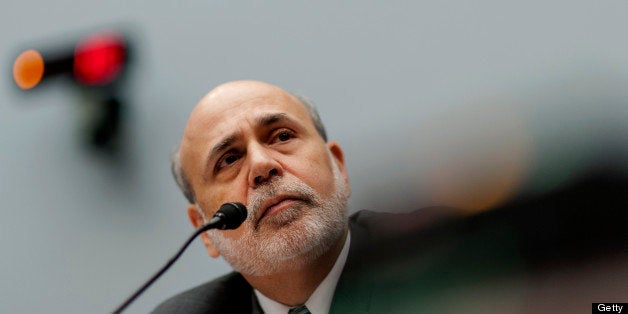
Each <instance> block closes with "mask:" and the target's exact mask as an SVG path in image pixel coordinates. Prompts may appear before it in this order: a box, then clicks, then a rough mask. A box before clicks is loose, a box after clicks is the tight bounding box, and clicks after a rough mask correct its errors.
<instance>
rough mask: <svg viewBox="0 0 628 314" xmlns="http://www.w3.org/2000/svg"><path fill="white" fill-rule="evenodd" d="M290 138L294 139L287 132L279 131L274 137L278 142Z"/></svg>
mask: <svg viewBox="0 0 628 314" xmlns="http://www.w3.org/2000/svg"><path fill="white" fill-rule="evenodd" d="M292 138H294V135H293V134H292V132H290V131H287V130H284V131H281V132H279V133H277V135H276V136H275V139H276V141H279V142H286V141H288V140H290V139H292Z"/></svg>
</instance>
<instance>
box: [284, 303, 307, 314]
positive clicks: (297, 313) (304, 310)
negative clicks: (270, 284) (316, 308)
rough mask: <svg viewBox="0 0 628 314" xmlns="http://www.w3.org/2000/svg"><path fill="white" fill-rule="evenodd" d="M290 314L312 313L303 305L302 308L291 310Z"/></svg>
mask: <svg viewBox="0 0 628 314" xmlns="http://www.w3.org/2000/svg"><path fill="white" fill-rule="evenodd" d="M288 314H312V313H310V310H308V309H307V307H305V304H303V305H301V306H297V307H293V308H291V309H289V310H288Z"/></svg>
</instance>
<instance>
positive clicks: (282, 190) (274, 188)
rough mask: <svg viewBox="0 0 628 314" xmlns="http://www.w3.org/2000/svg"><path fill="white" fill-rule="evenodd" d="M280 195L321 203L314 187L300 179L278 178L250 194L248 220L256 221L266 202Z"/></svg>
mask: <svg viewBox="0 0 628 314" xmlns="http://www.w3.org/2000/svg"><path fill="white" fill-rule="evenodd" d="M279 195H290V196H293V197H296V198H299V199H301V200H303V202H305V203H306V204H308V205H316V204H319V203H320V202H319V201H318V195H317V194H316V192H315V191H314V189H312V188H311V187H310V186H309V185H307V184H305V183H304V182H302V181H299V180H290V181H286V179H279V178H276V179H273V180H271V181H268V182H266V183H265V184H263V185H261V186H259V187H258V188H257V190H256V192H255V193H252V194H249V197H248V199H247V203H248V205H247V206H246V208H247V209H248V210H249V215H248V217H247V220H251V221H255V219H256V217H258V214H259V212H260V211H262V210H263V208H262V206H263V204H264V202H265V201H266V200H267V199H269V198H274V197H277V196H279Z"/></svg>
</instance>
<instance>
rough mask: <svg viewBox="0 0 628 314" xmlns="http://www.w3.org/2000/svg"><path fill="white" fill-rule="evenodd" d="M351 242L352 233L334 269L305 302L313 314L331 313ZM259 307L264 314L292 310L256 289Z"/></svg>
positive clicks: (275, 313)
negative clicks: (330, 309) (332, 301)
mask: <svg viewBox="0 0 628 314" xmlns="http://www.w3.org/2000/svg"><path fill="white" fill-rule="evenodd" d="M350 242H351V232H347V238H346V239H345V244H344V245H343V246H342V251H340V255H338V258H337V259H336V262H335V263H334V267H332V268H331V270H330V271H329V274H327V276H326V277H325V279H323V281H322V282H321V283H320V284H319V285H318V287H316V290H314V292H313V293H312V295H311V296H310V298H309V299H307V301H305V306H307V308H308V309H309V310H310V312H311V313H312V314H318V313H329V308H330V307H331V300H332V299H333V297H334V291H335V290H336V284H338V279H340V275H341V274H342V269H343V268H344V266H345V262H346V261H347V255H348V254H349V244H350ZM253 291H255V295H256V296H257V300H258V301H259V305H260V307H261V308H262V310H264V313H268V314H286V313H288V310H289V309H290V307H289V306H286V305H284V304H281V303H279V302H277V301H275V300H272V299H270V298H269V297H267V296H265V295H263V294H262V293H261V292H259V291H257V289H254V290H253Z"/></svg>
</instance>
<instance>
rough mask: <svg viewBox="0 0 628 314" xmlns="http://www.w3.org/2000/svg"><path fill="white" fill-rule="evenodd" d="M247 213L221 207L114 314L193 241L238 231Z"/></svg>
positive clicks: (230, 205)
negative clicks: (219, 232) (214, 232)
mask: <svg viewBox="0 0 628 314" xmlns="http://www.w3.org/2000/svg"><path fill="white" fill-rule="evenodd" d="M246 216H247V211H246V207H245V206H244V205H243V204H242V203H225V204H222V206H220V209H218V211H217V212H216V214H215V215H214V217H212V219H211V220H210V221H209V222H207V223H206V224H204V225H202V226H201V227H200V228H198V229H196V231H194V233H193V234H192V236H190V238H188V240H187V241H186V242H185V244H183V246H182V247H181V248H180V249H179V251H178V252H177V253H176V254H175V255H174V256H173V257H172V258H171V259H170V260H169V261H168V263H166V265H164V266H163V267H162V268H161V269H160V270H159V271H158V272H157V273H156V274H155V275H153V277H151V278H150V279H149V280H148V281H147V282H146V283H145V284H144V285H142V286H141V287H140V288H139V289H137V291H135V293H133V295H131V296H130V297H129V298H128V299H127V300H126V301H124V303H122V305H120V306H119V307H118V308H117V309H116V310H115V311H113V313H114V314H119V313H122V311H123V310H124V309H125V308H126V307H127V306H129V304H131V303H132V302H133V301H135V299H137V297H139V296H140V294H142V293H143V292H144V290H146V289H147V288H148V287H150V285H152V284H153V282H155V280H157V279H158V278H159V277H161V275H163V273H165V272H166V270H168V268H170V266H172V264H174V262H175V261H176V260H177V259H178V258H179V257H180V256H181V254H183V251H185V249H187V247H188V246H189V245H190V243H192V241H193V240H194V239H195V238H196V237H197V236H198V235H199V234H201V233H203V232H205V231H207V230H209V229H221V230H226V229H236V228H238V227H239V226H240V225H241V224H242V222H244V220H245V219H246Z"/></svg>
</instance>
